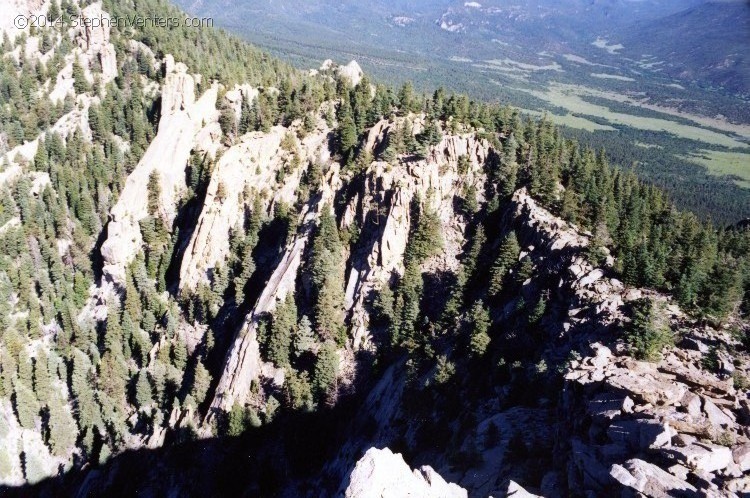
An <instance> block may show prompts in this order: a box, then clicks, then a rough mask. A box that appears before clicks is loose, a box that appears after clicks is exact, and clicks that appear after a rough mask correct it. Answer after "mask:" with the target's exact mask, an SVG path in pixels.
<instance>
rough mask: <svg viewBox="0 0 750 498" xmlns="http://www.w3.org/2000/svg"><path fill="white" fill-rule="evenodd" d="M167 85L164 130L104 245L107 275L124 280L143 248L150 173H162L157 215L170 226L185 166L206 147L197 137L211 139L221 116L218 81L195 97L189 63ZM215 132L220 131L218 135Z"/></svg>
mask: <svg viewBox="0 0 750 498" xmlns="http://www.w3.org/2000/svg"><path fill="white" fill-rule="evenodd" d="M170 60H171V57H169V56H168V58H167V61H168V62H167V65H168V66H169V70H168V71H169V72H168V74H167V76H166V77H165V79H164V84H163V86H162V109H161V120H160V121H159V129H158V132H157V134H156V136H155V137H154V139H153V141H152V142H151V144H150V145H149V147H148V149H147V150H146V153H145V154H144V155H143V158H142V159H141V161H140V162H139V163H138V165H137V166H136V168H135V169H134V170H133V172H132V173H131V174H130V175H129V176H128V179H127V181H126V183H125V188H124V189H123V191H122V193H121V194H120V197H119V199H118V201H117V204H115V206H114V207H113V208H112V210H111V211H110V215H109V219H110V221H109V224H108V226H107V240H106V241H105V242H104V244H103V245H102V248H101V254H102V257H103V259H104V267H103V270H104V275H105V277H106V278H108V279H110V280H112V281H114V282H116V283H118V284H121V283H123V282H124V279H125V270H126V267H127V265H128V264H129V263H130V262H131V261H133V259H134V258H135V256H136V255H137V254H138V252H139V251H140V249H141V244H142V240H143V239H142V236H141V231H140V226H139V224H138V222H139V221H141V220H142V219H144V218H145V217H146V216H148V215H149V213H148V203H147V198H148V196H147V195H145V193H146V192H147V190H148V182H149V177H150V175H151V174H152V172H156V173H158V177H159V183H160V185H159V187H160V192H161V193H160V196H159V202H158V213H157V215H158V216H160V217H161V218H162V220H163V221H164V223H165V225H166V226H167V227H171V226H172V223H173V221H174V219H175V217H176V215H177V211H176V210H177V204H178V201H179V199H180V197H181V196H182V195H183V194H184V192H185V189H186V186H185V168H186V167H187V165H188V160H189V158H190V153H191V151H192V150H193V149H194V148H198V149H201V148H205V144H201V143H198V138H199V137H203V139H204V140H205V139H207V138H208V139H209V140H210V138H211V137H212V135H211V133H202V132H203V131H211V129H215V124H216V121H217V119H218V112H217V111H216V98H217V94H218V85H214V86H212V87H210V88H209V89H208V90H206V92H205V93H204V94H203V95H202V96H201V97H200V98H199V99H197V100H196V98H195V81H194V78H193V76H191V75H190V74H188V73H187V68H186V67H185V65H184V64H181V63H177V64H170V62H169V61H170ZM214 136H215V135H214Z"/></svg>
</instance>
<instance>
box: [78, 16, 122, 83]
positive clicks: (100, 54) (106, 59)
mask: <svg viewBox="0 0 750 498" xmlns="http://www.w3.org/2000/svg"><path fill="white" fill-rule="evenodd" d="M81 17H82V18H84V19H92V20H96V22H82V23H80V27H79V29H80V35H79V37H78V44H79V47H80V48H81V49H82V50H83V51H84V54H85V56H86V57H87V59H88V64H89V67H92V66H93V65H94V64H97V65H98V66H99V67H101V75H102V82H103V83H108V82H110V81H112V80H113V79H115V77H116V76H117V57H116V54H115V46H114V45H112V43H110V41H109V35H110V26H111V24H112V21H111V19H110V16H109V14H108V13H107V12H105V11H103V10H102V6H101V3H92V4H91V5H89V6H87V7H86V8H84V9H83V10H82V11H81ZM99 20H101V21H99Z"/></svg>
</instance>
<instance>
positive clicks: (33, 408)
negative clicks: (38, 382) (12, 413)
mask: <svg viewBox="0 0 750 498" xmlns="http://www.w3.org/2000/svg"><path fill="white" fill-rule="evenodd" d="M13 390H14V392H15V396H14V405H15V409H16V415H18V423H20V424H21V427H23V428H24V429H35V428H36V422H37V418H38V417H39V410H40V409H41V406H40V405H39V401H38V400H37V399H36V395H35V394H34V391H32V390H31V388H30V387H29V386H28V385H25V384H24V383H23V382H22V381H21V380H20V379H17V380H16V381H15V382H14V383H13Z"/></svg>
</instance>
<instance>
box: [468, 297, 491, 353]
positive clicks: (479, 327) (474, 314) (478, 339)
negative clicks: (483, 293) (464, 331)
mask: <svg viewBox="0 0 750 498" xmlns="http://www.w3.org/2000/svg"><path fill="white" fill-rule="evenodd" d="M469 324H470V326H471V343H470V345H469V351H470V352H471V354H472V355H473V356H482V355H484V353H485V352H486V351H487V347H488V346H489V345H490V335H489V333H488V332H489V329H490V324H491V322H490V314H489V312H488V311H487V308H486V307H485V306H484V304H482V302H481V301H477V302H476V303H474V306H473V307H472V308H471V312H470V314H469Z"/></svg>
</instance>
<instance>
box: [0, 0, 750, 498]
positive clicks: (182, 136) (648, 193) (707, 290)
mask: <svg viewBox="0 0 750 498" xmlns="http://www.w3.org/2000/svg"><path fill="white" fill-rule="evenodd" d="M8 8H9V9H19V8H26V9H27V11H23V10H21V11H20V12H21V13H22V14H28V13H30V12H34V9H35V8H37V7H36V6H35V5H33V2H29V3H28V5H25V6H22V7H18V6H16V4H13V6H8ZM11 12H13V11H11ZM43 14H46V15H47V16H48V17H49V18H50V19H57V18H59V17H60V16H61V15H63V17H64V18H66V19H69V17H66V16H71V15H73V16H78V15H84V16H87V17H100V16H112V17H125V16H134V15H139V16H164V17H167V16H170V15H171V16H176V17H183V15H182V14H180V13H179V12H178V11H176V9H175V8H174V7H171V6H170V5H169V4H168V3H166V2H164V1H160V0H137V1H133V0H128V1H114V0H105V1H104V2H103V3H92V2H87V1H83V2H80V3H78V2H69V1H63V2H61V3H57V2H55V1H53V2H52V3H51V4H50V5H49V7H48V9H47V10H46V11H45V12H43ZM66 23H67V24H66ZM66 23H63V24H60V25H57V26H53V27H46V28H35V29H28V30H23V31H21V30H15V31H14V30H12V29H9V30H7V31H6V32H4V36H3V44H2V53H3V57H2V59H1V60H0V63H1V65H0V125H1V129H0V137H2V142H1V145H0V147H2V150H3V153H4V158H3V164H2V167H0V245H1V246H2V247H4V248H5V249H4V251H3V253H2V255H1V256H0V306H2V309H0V330H2V336H1V339H0V342H1V343H0V411H1V412H2V415H3V416H2V418H0V483H2V485H4V486H7V488H4V489H3V492H6V491H7V492H8V493H12V492H14V491H15V492H18V493H20V494H24V493H47V494H49V495H59V494H61V493H62V494H69V493H73V492H74V491H80V492H83V493H84V494H85V493H87V492H92V493H94V494H112V493H114V494H133V493H136V492H145V493H149V492H151V493H154V494H158V495H163V494H167V493H176V494H195V495H206V494H214V493H218V494H238V493H246V494H262V495H264V496H273V495H284V494H286V495H288V496H295V495H296V496H299V495H306V494H307V495H310V496H313V495H332V494H335V493H337V492H339V493H344V492H345V490H346V488H347V486H348V484H349V480H350V478H349V477H348V476H349V474H350V471H351V470H352V466H354V464H355V463H356V462H357V460H359V459H360V457H362V455H363V454H364V451H365V450H366V449H367V448H369V447H370V446H379V447H383V446H386V445H388V446H391V447H396V449H397V450H399V451H401V452H403V453H404V454H406V455H407V456H408V458H409V461H410V462H415V463H418V464H427V463H430V464H432V465H435V466H436V468H439V470H440V471H441V473H443V474H444V475H448V476H449V477H450V479H452V480H454V481H456V482H458V483H459V484H460V485H461V486H462V487H465V488H466V489H468V490H469V493H471V495H472V496H474V495H476V496H486V495H488V494H490V493H495V494H497V493H499V492H500V491H499V490H500V488H501V487H503V486H506V487H507V480H508V479H515V480H517V481H519V482H521V483H522V484H524V485H526V486H530V487H532V488H538V489H542V488H543V487H544V486H546V489H548V490H549V489H553V490H557V491H558V492H560V493H567V492H569V493H571V494H573V495H577V494H581V495H583V494H584V493H585V492H586V491H590V492H592V493H604V492H607V491H612V490H621V489H623V488H627V487H630V488H631V489H637V488H635V487H634V486H635V485H633V484H632V482H631V481H629V480H628V479H626V478H624V477H622V476H623V474H622V472H625V470H623V471H622V472H621V471H620V470H619V469H631V467H632V466H633V465H636V464H632V462H633V460H634V459H637V461H638V462H642V464H643V465H649V466H651V467H648V468H649V469H651V468H652V467H653V468H654V469H656V470H653V469H652V470H651V471H652V472H654V473H655V474H654V475H656V476H657V478H655V480H656V481H659V479H658V476H659V475H660V474H658V472H657V470H658V471H659V472H662V473H666V471H665V470H662V468H666V467H667V465H666V463H665V462H666V461H668V460H669V459H670V458H676V459H677V460H678V461H680V462H682V463H684V468H685V472H684V475H683V473H678V474H674V475H673V474H669V475H673V481H664V482H662V483H661V485H663V486H672V485H674V487H672V488H665V489H668V490H673V489H690V488H692V489H693V490H696V489H708V488H710V487H711V486H714V487H715V488H716V489H721V490H722V491H726V492H727V493H729V492H735V491H737V490H741V489H742V488H741V486H743V485H745V486H746V485H747V484H746V483H745V484H743V482H744V481H742V479H741V478H742V477H743V472H746V471H747V469H748V468H750V462H749V461H748V460H747V456H746V455H748V454H750V453H748V452H747V451H746V450H747V448H748V447H750V446H748V445H749V444H750V441H748V438H747V436H748V435H747V432H746V429H747V427H746V424H747V421H748V420H747V417H748V413H747V409H748V407H749V406H750V405H748V401H747V389H748V378H747V375H748V366H750V363H748V362H747V352H746V348H747V346H748V343H749V342H750V340H749V339H748V327H747V323H746V321H745V318H746V313H747V306H748V304H749V303H748V290H749V289H750V266H748V265H749V263H750V259H749V256H750V232H749V231H748V228H747V227H742V226H737V227H731V228H728V229H717V228H716V226H715V225H713V224H710V223H708V222H704V221H701V219H700V218H699V217H698V216H697V215H696V214H694V213H690V212H686V211H681V210H678V209H677V208H675V206H674V205H673V204H672V202H671V201H670V200H669V198H668V196H667V195H666V194H665V193H664V192H663V191H662V190H660V189H659V188H657V187H654V186H653V185H649V184H646V183H643V182H642V181H640V180H639V179H638V178H637V177H636V176H635V174H634V173H632V172H630V171H628V170H625V169H623V168H619V167H615V166H611V165H610V164H609V159H608V157H607V155H606V153H605V152H603V151H595V150H592V149H590V148H588V147H585V146H582V145H580V144H579V143H578V142H576V141H575V140H571V139H568V138H565V137H564V136H563V135H562V133H561V132H560V130H559V129H558V128H556V127H555V126H554V125H553V124H552V123H551V122H550V121H549V120H548V119H545V118H543V119H540V120H531V119H528V118H523V117H522V115H521V114H520V113H519V111H518V110H517V109H514V108H512V107H508V106H498V105H494V104H487V103H484V102H479V101H475V100H471V99H470V98H469V97H467V96H465V95H460V94H452V93H449V92H446V91H444V90H442V89H437V90H435V91H434V92H429V93H427V94H420V93H418V92H416V91H415V90H414V87H413V85H412V84H411V83H406V84H404V85H403V86H401V87H399V88H392V87H389V86H386V85H383V84H375V83H373V81H372V80H371V79H370V78H368V77H367V76H366V75H363V74H362V73H361V71H360V70H359V69H358V66H357V65H356V64H350V65H348V66H337V65H336V64H333V63H331V64H326V65H325V66H324V68H322V69H321V70H320V71H313V72H310V73H302V72H299V71H297V70H295V69H293V68H291V67H290V66H288V65H286V64H283V63H281V62H279V61H278V60H277V59H274V58H272V57H269V56H268V55H266V54H264V53H262V52H260V51H258V50H256V49H254V48H252V47H250V46H248V45H246V44H245V43H243V42H241V41H240V40H238V39H237V38H234V37H232V36H229V35H227V34H226V33H223V32H220V31H216V30H211V29H194V28H174V29H165V28H155V27H153V28H144V29H128V28H112V29H109V28H108V27H78V26H73V25H72V24H71V23H70V22H69V21H66ZM693 349H697V350H699V351H700V352H701V353H702V354H703V357H702V358H700V357H697V356H696V355H695V354H693V352H692V351H691V350H693ZM589 367H591V368H589ZM592 369H599V370H602V369H605V370H607V369H608V370H607V375H604V374H603V373H601V371H597V372H598V373H597V372H594V373H592V371H593V370H592ZM638 369H640V370H638ZM644 372H645V373H644ZM599 374H601V378H599V377H597V375H599ZM586 375H591V376H592V378H593V379H594V380H592V381H591V382H592V383H596V382H600V381H602V379H604V378H605V377H606V378H608V379H610V382H611V383H612V386H609V384H607V385H606V386H602V385H600V384H601V382H600V384H596V386H595V388H593V387H590V386H589V387H583V386H584V385H585V384H587V383H588V382H589V381H588V380H583V379H584V377H586ZM670 375H671V377H670ZM639 376H640V377H644V378H646V377H647V378H648V379H651V380H652V381H653V383H654V385H653V386H652V385H647V386H644V385H642V384H639V383H638V382H637V381H634V380H632V379H633V378H637V379H638V378H640V377H639ZM596 379H598V380H596ZM613 379H614V380H613ZM615 380H616V381H617V382H620V383H619V384H616V383H615ZM670 383H672V384H670ZM605 384H606V383H605ZM701 385H703V386H709V387H710V392H709V389H708V388H705V389H704V388H701V387H700V386H701ZM654 386H656V387H654ZM595 390H598V391H597V392H593V391H595ZM599 391H601V392H599ZM610 391H611V392H610ZM652 391H656V392H663V393H666V394H664V397H665V399H662V400H660V403H655V402H652V401H653V400H652V399H651V398H650V397H649V396H650V394H649V393H650V392H652ZM693 391H694V392H695V393H693ZM623 392H626V393H629V394H627V396H629V397H628V398H627V399H629V400H630V401H629V405H628V402H625V401H623V397H625V396H626V395H624V394H623V396H621V397H619V398H618V397H617V396H619V395H620V394H622V393H623ZM674 392H679V394H680V395H679V396H678V395H677V394H674V395H673V393H674ZM589 396H590V397H591V399H589ZM595 396H598V397H596V398H595V399H596V400H598V401H596V403H599V402H601V403H604V402H605V401H606V402H607V403H609V405H607V406H609V407H610V408H611V409H610V408H608V409H610V412H612V413H610V414H609V415H606V414H605V415H602V414H601V413H599V412H597V413H598V415H597V414H593V415H592V414H591V413H589V412H587V413H588V415H586V417H588V418H586V419H585V420H586V423H587V424H588V423H591V424H593V425H592V427H594V428H596V427H598V429H596V430H594V429H592V430H591V431H588V428H587V427H582V424H583V422H582V420H578V421H577V414H578V413H579V412H580V410H584V411H585V410H586V409H589V410H591V409H592V408H590V407H591V406H593V405H592V404H591V403H594V401H592V399H594V397H595ZM613 396H614V398H613ZM691 396H692V397H695V399H697V400H698V401H697V407H696V406H695V402H694V401H691V400H692V399H693V398H692V397H691ZM605 398H606V399H605ZM615 398H617V399H615ZM729 399H732V400H733V401H731V402H730V401H728V400H729ZM613 400H614V401H613ZM618 400H619V401H618ZM634 400H635V404H636V406H637V411H636V412H634V411H633V409H632V408H633V403H634ZM589 402H591V403H589ZM596 403H594V405H596ZM618 403H619V405H618ZM688 403H692V405H690V406H689V411H685V410H688V408H685V407H687V406H688ZM615 405H616V406H615ZM586 406H588V407H589V408H583V407H586ZM596 406H599V405H596ZM602 406H603V405H602ZM613 406H615V408H612V407H613ZM714 408H715V410H714ZM717 410H718V411H717ZM615 412H616V413H615ZM634 413H637V414H638V416H637V417H636V416H635V415H634ZM555 414H557V415H555ZM610 415H611V416H610ZM688 415H689V417H692V418H689V419H686V418H685V417H686V416H688ZM555 419H558V420H559V421H558V422H556V421H555ZM592 420H593V421H592ZM603 420H604V421H605V422H603ZM610 423H612V424H613V425H611V426H609V425H601V424H610ZM618 423H621V424H623V427H624V428H622V429H621V430H619V429H617V428H616V427H615V425H614V424H618ZM596 424H600V426H596ZM639 424H651V425H649V427H651V428H652V429H653V426H659V427H661V429H660V430H662V431H665V432H663V433H662V432H659V433H658V434H657V436H656V439H658V440H659V441H661V443H660V444H659V445H658V451H656V448H657V447H656V446H654V447H653V448H651V449H654V452H653V453H652V454H651V453H650V454H649V455H648V456H644V455H642V454H641V453H640V450H642V449H644V448H641V447H640V446H639V445H641V444H643V443H641V442H636V443H633V444H631V439H632V438H634V437H635V439H636V440H637V441H645V440H647V439H648V437H650V436H648V437H647V436H642V437H641V436H637V434H638V431H641V430H642V432H641V433H640V434H642V435H643V434H652V432H648V431H647V430H646V429H641V428H640V427H641V426H640V425H639ZM659 424H661V425H659ZM670 424H671V425H670ZM608 427H609V428H608ZM633 427H636V428H635V429H634V428H633ZM664 427H666V429H665V428H664ZM612 428H615V429H612ZM322 429H325V430H322ZM618 430H619V432H618ZM649 430H650V429H649ZM597 431H598V432H597ZM612 431H614V432H613V433H614V434H615V435H612V434H611V432H612ZM628 431H631V432H628ZM632 431H635V432H632ZM534 433H535V434H536V436H533V435H532V434H534ZM620 433H627V435H626V436H618V434H620ZM673 433H674V434H673ZM553 434H554V436H553ZM633 434H635V435H633ZM663 434H667V435H668V437H667V436H664V435H663ZM608 437H609V439H607V438H608ZM639 437H640V439H639ZM664 437H666V438H667V439H668V440H669V444H667V443H664V442H663V441H662V439H663V438H664ZM677 437H682V438H683V439H682V440H680V441H682V443H684V444H682V443H680V444H678V443H677V442H676V441H675V442H674V443H672V441H673V439H674V438H677ZM689 437H692V438H693V440H689V439H688V438H689ZM618 438H619V439H618ZM699 439H700V441H699ZM542 440H543V441H542ZM195 441H201V442H200V443H196V442H195ZM203 441H205V443H204V442H203ZM606 441H609V442H610V443H611V444H612V445H614V446H615V448H614V450H616V451H614V450H613V451H611V452H609V453H607V452H605V451H604V450H603V449H602V445H604V444H605V442H606ZM311 442H313V443H314V444H312V445H310V443H311ZM662 443H663V444H662ZM649 444H651V442H648V444H646V447H648V446H649ZM654 444H656V443H655V442H654ZM673 444H674V447H673V446H672V445H673ZM700 445H703V446H700ZM535 447H537V448H536V449H535ZM170 448H172V449H173V450H174V452H172V450H170ZM581 448H583V449H581ZM675 448H678V449H675ZM696 448H698V449H696ZM706 448H708V449H706ZM188 450H189V451H188ZM553 450H554V452H555V453H557V454H558V455H559V456H557V457H553V456H552V455H553ZM584 450H585V451H584ZM667 450H668V451H667ZM683 450H684V451H683ZM699 450H700V451H704V452H708V453H709V454H710V455H714V454H716V455H719V456H718V457H717V458H719V457H721V458H723V459H724V460H726V458H727V457H726V455H727V454H729V457H728V460H726V462H724V460H721V462H724V463H723V466H722V465H719V466H718V467H716V468H714V467H715V466H714V467H712V466H703V467H702V466H701V465H697V464H694V463H695V462H694V460H695V459H694V458H693V456H691V455H693V453H690V452H691V451H692V452H697V451H699ZM730 450H731V451H730ZM681 451H682V453H680V452H681ZM732 451H733V452H734V453H732ZM247 452H251V453H252V455H253V458H254V459H255V460H253V461H254V462H255V463H257V465H252V463H248V462H247V461H246V458H243V455H244V456H246V453H247ZM586 452H589V453H586ZM596 452H602V453H601V454H599V453H596ZM670 452H674V454H673V453H670ZM583 454H585V455H592V456H590V457H589V458H590V460H581V458H583V457H581V455H583ZM134 455H135V456H134ZM675 455H677V456H675ZM736 455H739V456H736ZM640 458H643V460H641V459H640ZM597 460H599V461H601V462H604V463H602V464H601V465H607V467H606V468H605V469H604V470H603V471H600V470H598V474H597V475H596V479H594V480H593V481H592V480H591V478H590V475H591V474H592V473H593V470H591V468H590V466H591V465H593V464H592V463H591V461H597ZM646 460H648V461H646ZM229 462H231V463H229ZM225 464H226V466H225V467H224V468H223V469H222V470H221V471H220V472H219V471H217V468H218V467H220V466H224V465H225ZM244 465H247V466H248V467H251V468H245V467H243V466H244ZM637 465H641V463H638V464H637ZM610 466H611V469H615V467H617V469H615V470H611V469H610ZM312 467H316V468H315V469H313V468H312ZM185 468H191V469H193V471H190V472H186V471H185ZM320 468H324V471H323V472H322V473H321V472H320ZM597 469H598V467H597ZM631 470H632V469H631ZM678 470H679V469H678ZM433 472H434V471H433ZM482 472H484V473H488V474H487V475H488V476H490V477H487V478H486V479H484V480H482V479H481V478H480V477H477V476H481V475H484V474H482ZM633 472H635V471H634V470H633ZM670 472H671V471H670ZM674 472H677V471H674ZM679 472H682V471H681V470H680V471H679ZM225 473H228V474H225ZM553 474H554V475H553ZM610 474H611V477H610ZM164 475H166V476H167V477H168V478H163V477H164ZM548 475H549V476H552V477H547V476H548ZM472 476H474V477H472ZM438 477H439V476H438ZM553 477H554V479H557V480H555V481H554V483H553V484H554V485H552V484H550V482H552V481H551V480H552V479H553ZM545 480H546V481H547V484H546V485H545V484H544V481H545ZM351 481H352V485H354V484H356V482H355V481H356V479H354V478H351ZM662 481H663V480H662ZM675 482H676V483H677V484H675ZM34 484H36V487H31V485H34ZM683 484H684V486H689V488H687V487H683V488H680V487H679V486H683ZM550 486H551V487H550ZM641 491H642V490H641ZM352 493H353V492H352ZM545 494H548V493H545ZM347 496H357V495H356V494H351V493H350V494H349V495H347Z"/></svg>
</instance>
